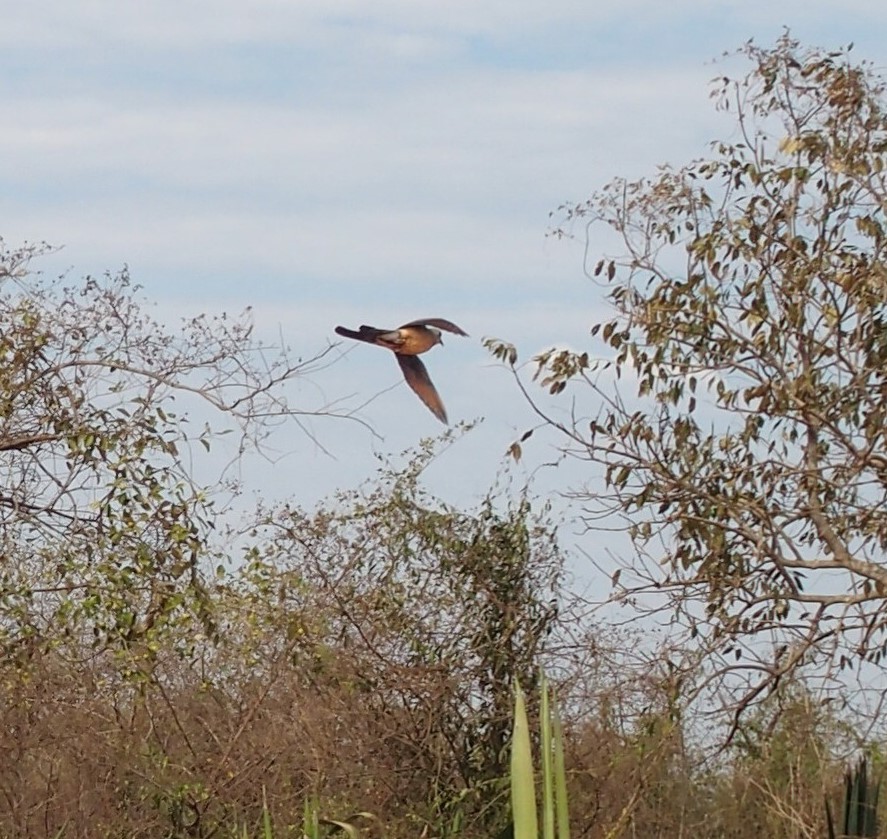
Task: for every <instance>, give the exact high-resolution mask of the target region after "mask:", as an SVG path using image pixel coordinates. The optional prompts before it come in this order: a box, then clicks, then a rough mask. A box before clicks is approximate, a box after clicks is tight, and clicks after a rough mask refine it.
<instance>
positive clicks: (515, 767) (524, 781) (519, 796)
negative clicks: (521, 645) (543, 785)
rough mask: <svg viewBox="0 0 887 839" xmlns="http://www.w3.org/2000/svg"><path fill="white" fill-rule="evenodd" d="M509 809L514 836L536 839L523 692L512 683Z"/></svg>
mask: <svg viewBox="0 0 887 839" xmlns="http://www.w3.org/2000/svg"><path fill="white" fill-rule="evenodd" d="M511 810H512V813H513V815H514V839H538V837H539V822H538V820H537V816H536V791H535V788H534V785H533V753H532V749H531V747H530V726H529V723H528V722H527V706H526V702H525V701H524V693H523V691H522V690H521V687H520V685H519V684H518V683H517V682H516V681H515V685H514V734H513V736H512V741H511Z"/></svg>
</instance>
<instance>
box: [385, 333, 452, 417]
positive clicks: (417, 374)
mask: <svg viewBox="0 0 887 839" xmlns="http://www.w3.org/2000/svg"><path fill="white" fill-rule="evenodd" d="M412 325H414V326H415V325H417V324H412ZM396 357H397V363H398V364H399V365H400V369H401V370H402V371H403V377H404V378H405V379H406V380H407V384H408V385H409V386H410V387H411V388H412V389H413V390H414V391H415V392H416V395H417V396H418V397H419V399H421V400H422V401H423V402H424V403H425V404H426V405H427V406H428V407H429V408H430V409H431V413H432V414H434V416H436V417H437V418H438V419H439V420H440V421H441V422H443V423H446V422H447V412H446V409H445V408H444V405H443V402H441V399H440V396H438V393H437V391H436V390H435V388H434V385H433V384H432V383H431V379H430V378H429V376H428V371H427V370H426V369H425V365H424V364H423V363H422V362H421V361H420V360H419V358H418V356H415V355H400V354H396Z"/></svg>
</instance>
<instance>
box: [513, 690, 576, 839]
mask: <svg viewBox="0 0 887 839" xmlns="http://www.w3.org/2000/svg"><path fill="white" fill-rule="evenodd" d="M540 691H541V703H540V714H539V716H540V719H539V729H540V746H541V750H542V768H541V774H542V778H541V780H542V836H543V837H544V839H555V835H557V837H558V839H570V819H569V808H568V805H567V780H566V771H565V769H564V746H563V731H562V728H561V721H560V717H559V715H558V712H557V702H556V701H555V699H554V691H553V690H552V689H551V687H550V686H549V684H548V680H547V679H546V678H545V674H544V673H543V674H542V678H541V680H540ZM511 809H512V814H513V819H514V839H539V819H538V815H537V808H536V785H535V780H534V772H533V752H532V744H531V738H530V725H529V722H528V720H527V707H526V702H525V700H524V694H523V691H522V690H521V687H520V685H519V684H517V683H515V687H514V735H513V738H512V744H511Z"/></svg>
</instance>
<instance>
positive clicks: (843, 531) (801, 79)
mask: <svg viewBox="0 0 887 839" xmlns="http://www.w3.org/2000/svg"><path fill="white" fill-rule="evenodd" d="M740 53H741V54H742V55H743V56H744V57H745V58H747V59H748V60H750V61H751V64H752V69H751V71H750V72H749V73H748V75H747V76H745V77H744V78H742V79H740V80H738V81H737V80H733V79H730V78H726V77H725V78H722V79H720V80H719V81H717V82H716V89H715V97H716V99H717V102H718V103H719V106H720V107H721V108H722V109H724V110H725V111H728V112H731V113H733V114H735V118H736V132H735V135H734V139H733V140H732V141H729V142H719V143H715V144H713V146H712V154H711V156H710V157H709V158H708V159H702V160H697V161H695V162H693V163H691V164H689V165H687V166H685V167H683V168H673V167H668V166H667V167H664V168H662V169H661V170H660V172H659V174H658V175H657V176H656V177H654V178H652V179H647V180H640V181H636V182H628V181H624V180H617V181H615V182H613V183H611V184H610V185H609V186H607V187H606V188H604V189H603V190H602V191H601V192H600V193H598V194H597V195H595V196H594V197H592V198H591V199H590V200H589V201H587V202H584V203H582V204H577V205H570V206H566V207H564V208H562V209H563V224H562V226H561V228H560V231H559V232H562V233H563V232H565V231H567V232H568V229H569V226H570V225H571V224H573V223H577V222H578V223H585V224H587V225H588V228H587V230H588V231H589V233H588V235H589V236H590V237H593V236H594V235H595V231H596V229H597V226H598V225H601V224H603V225H605V226H609V228H611V229H612V230H613V231H615V233H616V234H618V237H619V241H620V242H621V245H620V251H621V252H620V253H619V254H618V255H616V256H613V257H612V258H611V257H609V256H608V257H605V258H603V259H601V260H600V261H597V262H596V264H595V265H594V266H593V267H592V266H591V265H589V271H588V273H589V275H590V276H591V277H592V278H594V279H595V281H596V282H598V283H600V284H602V285H603V287H604V288H605V289H606V294H607V296H608V298H609V300H610V301H611V302H612V304H613V305H614V308H615V316H614V317H613V318H612V319H611V320H609V321H607V322H605V323H598V324H597V325H595V326H593V328H592V329H591V333H592V335H593V336H596V339H597V340H598V341H599V342H601V343H598V344H597V345H596V346H592V347H589V352H572V351H560V350H552V351H550V352H547V353H544V354H543V355H542V356H540V357H539V358H538V359H537V362H538V368H537V376H538V377H539V378H540V380H541V382H542V384H543V385H544V386H545V387H547V388H548V389H550V391H551V392H552V393H554V394H557V393H560V392H561V391H564V390H567V389H569V393H570V395H571V396H572V397H573V398H574V399H576V400H581V390H580V389H581V388H583V387H584V388H585V389H586V390H587V391H590V393H591V399H590V402H591V405H592V407H591V409H590V411H588V412H587V413H585V415H584V416H583V415H582V414H581V413H580V412H579V409H578V406H579V405H581V404H583V403H582V402H581V401H578V402H577V404H576V406H575V407H574V411H573V414H572V416H573V419H572V420H571V421H570V422H564V421H561V420H559V419H557V418H555V417H552V416H548V415H546V414H545V411H544V410H543V409H542V408H541V407H540V406H538V405H537V406H536V407H537V410H538V411H539V412H540V413H541V414H542V415H543V417H544V419H545V420H546V421H547V422H548V423H549V424H550V425H552V426H554V427H556V428H557V429H558V431H559V432H560V433H561V435H562V439H563V440H564V441H565V449H566V450H568V451H570V452H572V453H574V454H575V455H577V456H579V457H581V458H583V459H585V460H587V461H590V462H591V463H592V464H597V465H598V466H597V469H598V472H597V474H598V475H599V477H600V481H601V487H600V492H599V493H594V494H592V493H588V495H587V497H586V498H585V500H586V502H587V507H588V511H589V514H590V515H595V516H597V515H618V516H621V517H623V518H624V519H625V520H627V521H628V530H629V533H630V535H631V537H632V539H633V547H634V552H635V558H634V559H632V560H629V562H628V567H627V568H622V569H621V579H620V580H619V581H618V582H617V583H616V585H615V586H614V596H615V597H616V598H617V599H622V600H628V599H631V602H632V603H633V604H635V605H636V606H651V607H653V608H657V609H664V610H665V611H666V612H667V613H668V614H669V616H670V619H671V621H672V622H673V625H674V626H675V627H682V628H684V629H685V630H686V631H687V632H688V637H689V638H692V639H693V641H692V643H693V645H694V646H696V647H702V648H704V649H707V650H709V652H710V653H711V657H710V659H709V662H710V664H711V667H710V670H709V671H708V679H709V681H708V684H709V686H711V684H712V681H711V680H712V679H714V680H715V682H714V683H715V684H717V685H719V686H725V685H727V686H729V687H730V691H729V692H728V694H726V695H728V696H730V697H731V699H730V701H729V703H728V704H730V706H731V707H732V709H733V711H734V712H736V714H737V715H738V714H739V713H740V712H741V711H742V710H743V709H744V708H745V707H747V706H748V705H749V704H750V703H753V702H755V701H756V700H757V699H760V698H761V697H762V696H763V695H765V694H766V692H767V691H768V690H770V689H772V688H773V687H774V686H775V685H776V684H777V683H778V682H779V681H780V680H781V679H783V678H784V677H786V676H787V675H788V674H799V673H810V674H811V675H812V674H813V673H816V674H817V675H818V676H819V677H825V682H824V685H823V686H826V687H827V686H828V685H829V684H830V685H832V686H834V687H839V688H840V687H841V686H842V682H843V681H844V679H846V673H845V674H844V675H839V671H841V670H845V669H846V668H851V667H856V666H858V665H859V664H860V662H862V661H868V662H874V663H877V662H879V661H880V660H881V659H882V657H883V656H884V655H885V653H887V634H885V630H887V599H885V595H887V561H885V560H887V217H885V207H887V101H885V85H884V80H883V79H882V78H881V77H880V76H878V75H877V74H876V73H875V72H874V70H873V69H872V67H871V66H869V65H867V64H865V63H854V62H853V61H852V60H851V55H850V49H849V48H848V49H847V50H841V51H835V52H824V51H821V50H816V49H813V50H808V49H804V48H802V47H801V46H800V45H799V44H798V43H797V42H796V41H794V40H792V39H791V38H790V37H789V36H788V35H786V36H785V37H783V38H782V39H780V40H779V41H778V42H777V43H776V45H775V46H774V47H772V48H761V47H758V46H756V45H754V44H752V43H749V44H747V45H746V46H745V47H744V48H743V49H742V50H740ZM589 244H590V246H592V247H593V239H590V240H589ZM491 349H492V350H493V351H494V353H496V354H497V355H498V356H499V357H501V358H503V359H505V360H506V361H510V362H511V363H512V365H513V364H514V362H515V354H514V351H513V349H512V348H510V347H509V346H507V345H505V344H502V343H497V342H491ZM594 354H597V355H598V357H599V360H595V359H594V358H593V355H594ZM527 393H528V394H529V391H527Z"/></svg>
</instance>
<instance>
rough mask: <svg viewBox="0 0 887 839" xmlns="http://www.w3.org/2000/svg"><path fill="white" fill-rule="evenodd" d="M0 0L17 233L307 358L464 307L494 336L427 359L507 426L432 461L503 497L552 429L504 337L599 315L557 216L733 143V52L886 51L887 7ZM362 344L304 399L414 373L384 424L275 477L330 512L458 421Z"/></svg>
mask: <svg viewBox="0 0 887 839" xmlns="http://www.w3.org/2000/svg"><path fill="white" fill-rule="evenodd" d="M0 6H2V15H0V68H2V72H0V105H2V116H3V119H2V129H0V218H2V225H0V235H2V236H4V237H5V238H6V240H7V242H9V243H10V244H17V243H19V242H20V241H21V240H23V239H28V240H46V241H48V242H50V243H52V244H54V245H63V246H64V249H63V250H62V251H61V252H60V253H59V254H58V255H56V256H54V257H52V258H51V259H48V260H46V261H45V262H44V263H43V264H42V266H38V267H43V268H45V269H46V270H47V271H51V272H58V271H60V270H63V269H64V268H67V267H70V268H71V269H72V271H73V272H74V273H75V274H83V273H87V272H89V273H97V272H102V271H104V270H106V269H111V270H115V269H117V268H119V267H120V266H121V265H123V264H124V263H127V264H128V265H129V267H130V271H131V273H132V275H133V277H134V278H135V279H136V280H137V281H138V282H139V283H141V284H142V285H143V286H144V288H145V295H146V296H147V297H149V298H150V299H152V300H154V301H156V302H157V304H158V311H159V313H160V314H161V316H163V317H164V318H167V319H169V320H170V321H174V319H175V317H177V316H178V315H179V314H196V313H198V312H200V311H203V310H207V309H210V310H213V311H216V310H219V309H228V310H239V309H241V308H243V307H245V306H247V305H252V306H254V308H255V312H256V317H257V323H258V326H259V328H260V329H261V330H263V331H264V332H266V333H267V334H269V335H276V334H278V333H279V334H282V335H283V336H284V338H285V340H286V341H287V343H288V344H289V345H290V346H291V347H292V348H293V351H294V352H295V353H296V354H299V355H311V354H312V353H313V352H315V351H317V350H319V349H321V348H322V347H324V346H325V345H326V344H327V343H328V342H329V341H332V340H334V339H335V337H336V336H335V335H334V334H333V327H334V326H335V325H336V324H337V323H341V324H344V325H347V326H352V327H356V326H357V325H359V324H361V323H371V324H376V325H381V326H396V325H398V324H399V323H402V322H404V321H407V320H411V319H413V318H416V317H420V316H441V317H446V318H449V319H451V320H453V321H455V322H456V323H458V324H459V325H461V326H462V327H463V328H465V329H466V330H467V331H468V332H469V333H471V339H470V340H465V339H460V338H456V337H452V338H449V339H447V340H446V346H445V347H443V348H436V349H435V350H434V351H433V352H432V353H430V354H429V355H428V356H426V357H425V358H426V360H427V363H428V367H429V369H430V371H431V374H432V377H433V378H434V380H435V382H436V383H437V385H438V388H439V390H440V391H441V394H442V396H443V398H444V401H445V402H446V404H447V408H448V410H449V413H450V416H451V419H453V420H461V419H474V418H477V417H483V418H484V423H483V424H482V427H481V428H480V429H479V430H477V431H475V432H473V433H472V434H471V435H469V436H468V438H466V439H465V440H463V441H462V442H460V443H459V444H458V445H457V446H456V447H454V449H453V450H452V451H451V452H448V453H447V455H446V456H445V457H444V458H442V459H441V461H440V463H439V464H437V465H436V466H435V469H437V470H439V474H438V476H437V479H439V482H440V487H441V491H442V492H444V493H445V494H446V495H449V496H450V497H452V498H456V499H459V498H466V497H467V498H471V497H476V495H477V494H479V493H481V492H483V489H484V488H485V487H486V486H487V485H488V484H489V483H490V482H491V481H492V479H493V476H494V475H495V473H496V470H497V469H498V468H500V466H501V459H502V454H503V452H504V451H505V449H506V448H507V446H508V444H509V443H510V442H511V441H512V439H513V438H514V435H515V434H516V433H520V432H521V431H522V430H524V428H526V427H528V426H529V424H530V423H531V421H532V420H531V417H530V414H529V411H528V409H527V408H526V406H525V405H524V403H523V402H522V400H521V398H520V397H519V395H518V394H517V391H516V390H515V388H514V386H513V384H512V383H511V381H510V379H509V377H508V376H507V375H506V374H505V373H504V372H503V371H502V370H501V369H499V368H498V367H497V366H496V365H495V364H494V363H493V362H492V361H491V359H489V358H488V356H487V355H486V354H485V352H484V350H483V349H482V347H481V345H480V339H481V338H482V337H483V336H487V335H495V336H499V337H502V338H506V339H508V340H511V341H513V342H514V343H515V344H517V345H518V347H519V348H520V349H521V353H522V357H523V358H524V359H526V358H528V357H529V356H530V355H532V354H533V353H534V352H536V351H538V350H540V349H543V348H545V347H546V346H549V345H551V344H555V343H557V344H564V343H566V344H570V345H572V346H582V345H583V342H584V341H585V336H586V335H587V330H588V327H589V326H590V324H591V323H592V322H594V320H595V319H596V318H597V317H599V316H600V314H601V308H600V300H599V292H597V291H596V290H595V289H594V288H593V287H591V286H590V285H589V283H588V282H587V281H585V280H584V279H583V276H582V270H581V268H582V266H581V255H582V251H581V247H580V246H579V244H578V243H563V242H557V241H555V240H553V239H550V238H546V231H547V229H548V223H549V222H548V214H549V212H550V211H551V210H553V209H555V208H556V207H557V205H558V204H560V203H561V202H563V201H565V200H579V199H582V198H585V197H587V196H588V195H589V194H591V192H592V191H594V190H595V189H596V188H598V187H600V186H602V185H603V184H604V183H606V182H607V181H608V180H609V179H611V178H612V177H614V176H617V175H626V176H637V175H640V174H644V173H651V172H652V171H653V170H654V167H655V164H656V163H658V162H671V163H675V164H680V163H683V162H686V161H688V160H689V159H691V158H693V157H695V156H697V155H700V154H703V153H704V152H705V146H706V143H707V142H708V141H709V140H711V139H714V138H716V137H719V136H729V135H730V134H731V131H732V126H731V123H730V122H729V119H728V118H726V117H725V116H724V115H719V114H717V113H715V111H714V109H713V108H712V106H711V104H710V102H709V99H708V81H709V79H711V78H712V77H713V76H715V75H719V74H721V73H722V72H723V68H722V67H719V66H715V65H713V64H712V60H713V59H714V58H716V57H718V56H719V55H721V53H723V52H724V51H725V50H732V49H734V48H736V47H738V46H739V45H740V44H742V43H743V42H744V41H746V40H747V39H749V38H752V37H753V38H754V39H755V40H756V41H757V42H758V43H761V44H769V43H772V42H773V41H774V40H775V39H776V38H777V37H778V36H779V34H780V33H781V32H782V28H783V26H788V27H790V29H791V32H792V34H793V35H794V36H796V37H798V38H800V39H801V40H802V42H804V43H805V44H808V45H820V46H827V47H837V46H840V45H843V44H846V43H847V42H849V41H854V42H855V43H856V45H857V46H856V54H857V55H858V56H859V57H860V58H862V57H866V58H870V59H872V60H873V61H874V62H875V64H876V65H879V66H880V65H885V64H887V5H884V4H883V3H882V2H874V0H872V2H862V1H861V0H858V1H857V2H853V0H850V2H843V3H835V2H815V0H805V2H766V3H763V2H754V0H745V1H744V2H717V0H686V1H685V2H681V0H673V2H670V3H663V2H659V0H656V1H655V2H654V0H638V2H631V1H630V0H626V1H625V2H618V3H617V2H612V1H611V0H582V2H578V0H576V1H574V0H545V1H544V2H543V1H542V0H501V2H500V1H499V0H495V2H493V1H492V0H490V1H489V2H485V1H484V0H448V2H434V3H431V2H423V0H383V2H369V0H360V2H358V1H357V0H251V2H244V0H237V2H233V1H232V0H212V1H211V2H209V0H207V2H193V0H175V2H173V1H172V0H152V2H139V3H134V2H125V0H124V1H123V2H121V0H115V2H110V1H109V0H45V1H44V0H34V2H28V3H24V2H9V1H8V0H5V1H2V2H0ZM729 68H730V69H731V70H732V71H733V72H742V71H744V69H745V68H744V66H743V65H742V64H741V63H737V62H735V61H734V62H733V63H731V64H730V65H729ZM342 350H343V351H344V350H350V351H349V352H348V354H347V355H346V356H345V357H343V358H342V359H341V360H340V361H339V362H337V363H336V364H334V365H333V366H332V367H331V368H329V369H328V370H326V371H325V372H323V373H322V374H319V375H318V376H316V377H315V378H314V379H313V380H312V381H311V382H305V383H304V384H303V385H302V386H301V387H300V388H299V390H298V391H297V392H296V394H295V395H296V397H297V398H298V399H299V400H302V401H303V403H304V404H305V405H306V407H311V406H315V405H321V404H323V403H325V402H329V401H337V402H338V403H339V404H340V405H343V406H352V407H355V408H356V407H357V406H359V405H361V404H362V403H364V402H365V401H366V400H368V399H370V398H371V397H373V396H374V395H375V394H377V393H379V392H380V391H383V390H384V389H386V388H389V387H391V386H392V385H397V386H396V387H394V388H393V389H392V390H391V391H390V392H387V393H385V394H384V395H382V396H380V397H379V398H378V399H376V400H374V401H372V402H371V403H370V404H369V405H367V406H366V407H365V408H364V409H362V410H361V416H362V417H363V418H364V419H366V420H367V421H368V422H369V423H371V424H372V425H373V426H374V427H375V429H376V431H377V432H378V434H379V435H380V437H381V439H374V438H372V437H371V436H370V435H369V434H367V433H366V432H365V431H363V430H362V429H361V427H360V426H358V425H356V424H353V423H335V422H325V421H318V422H316V423H314V425H313V429H314V431H315V432H316V433H317V434H318V437H319V438H320V439H321V441H322V442H323V444H324V445H325V446H326V447H327V448H328V449H329V450H330V452H331V453H332V454H333V455H334V457H332V458H330V457H328V456H326V455H324V454H322V453H320V452H319V451H318V450H317V449H316V448H315V447H313V446H312V445H311V444H310V443H309V442H308V441H307V440H306V439H305V438H304V437H302V436H300V435H298V434H297V433H296V432H295V431H293V432H292V433H291V435H290V436H288V437H284V438H281V439H278V440H277V441H276V442H275V444H276V445H277V446H279V448H280V450H281V451H287V452H289V453H290V454H289V456H288V457H287V458H285V459H284V460H283V461H281V463H280V464H278V468H276V469H274V470H272V472H267V471H266V472H263V471H262V469H261V468H258V470H257V472H256V474H257V475H261V476H262V477H261V478H259V479H258V480H261V481H264V482H267V483H268V484H269V485H271V486H272V487H273V489H274V491H275V492H278V493H279V492H288V491H290V490H291V491H292V492H293V494H295V496H296V497H297V498H298V499H300V500H303V501H306V502H310V501H312V500H313V499H315V498H316V497H318V496H320V495H322V494H324V493H326V492H328V491H330V490H331V489H333V488H334V487H337V486H350V485H354V484H355V483H356V482H357V481H358V480H359V479H360V478H362V477H364V476H366V475H368V474H370V473H371V471H372V470H373V468H374V467H375V461H374V459H373V456H372V454H373V451H374V450H375V451H377V452H398V451H400V450H402V449H404V448H407V447H408V446H410V445H412V444H413V443H415V442H416V441H417V440H418V439H419V438H420V437H422V436H425V435H429V434H435V433H437V432H438V431H439V430H441V428H442V426H440V425H439V424H438V423H437V421H436V420H435V419H434V417H433V416H432V415H431V413H430V412H428V411H427V410H426V409H425V408H424V406H422V405H421V403H419V402H418V400H417V399H416V398H415V397H414V395H413V394H412V393H411V392H410V391H408V389H407V388H406V386H405V385H403V384H398V382H400V374H399V371H398V368H397V365H396V364H395V362H394V360H393V359H392V358H391V357H390V355H389V354H387V353H385V352H383V351H381V350H376V349H375V348H372V347H366V346H362V345H361V346H354V347H351V346H348V347H346V346H343V347H342ZM340 400H344V402H341V401H340ZM562 404H563V408H564V409H565V410H567V409H569V404H568V402H567V401H566V400H564V401H563V403H562ZM534 458H535V460H534ZM549 458H550V452H544V451H542V449H539V450H538V454H537V455H533V456H532V457H531V458H530V465H531V464H532V463H534V462H538V461H539V460H545V459H549ZM527 468H529V466H528V467H527ZM568 474H569V475H573V476H578V478H579V479H581V471H579V472H569V473H567V472H564V473H563V474H561V473H559V474H558V475H557V476H556V479H553V480H550V481H549V483H550V484H551V485H558V484H561V485H562V484H563V483H564V481H565V480H566V475H568ZM570 480H572V478H571V479H570Z"/></svg>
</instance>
